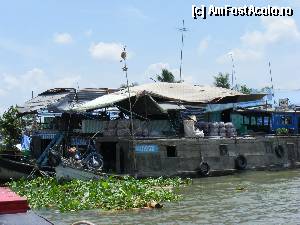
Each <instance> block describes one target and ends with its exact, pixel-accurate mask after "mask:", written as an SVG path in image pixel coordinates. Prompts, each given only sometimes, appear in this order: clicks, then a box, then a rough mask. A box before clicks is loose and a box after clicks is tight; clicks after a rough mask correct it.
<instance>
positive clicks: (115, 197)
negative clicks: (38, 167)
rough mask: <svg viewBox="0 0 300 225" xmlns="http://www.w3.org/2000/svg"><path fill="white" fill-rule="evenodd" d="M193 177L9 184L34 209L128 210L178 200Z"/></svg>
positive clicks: (53, 179)
mask: <svg viewBox="0 0 300 225" xmlns="http://www.w3.org/2000/svg"><path fill="white" fill-rule="evenodd" d="M190 183H191V180H190V179H184V180H183V179H181V178H156V179H153V178H147V179H135V178H133V177H129V176H128V177H124V178H121V179H120V178H116V177H109V178H106V179H100V180H91V181H81V180H72V181H69V182H66V183H58V182H57V181H56V179H55V178H42V177H39V178H36V179H33V180H19V181H11V182H9V183H8V185H9V187H10V188H11V189H12V190H13V191H15V192H17V193H18V194H19V195H21V196H25V197H27V199H28V201H29V205H30V207H31V208H33V209H41V208H52V209H58V210H59V211H61V212H67V211H78V210H88V209H105V210H125V209H132V208H142V207H146V206H147V205H148V204H149V203H150V202H153V201H155V202H159V203H162V202H170V201H178V200H179V199H180V198H181V196H180V195H179V194H178V193H176V190H177V189H178V188H179V187H180V186H184V185H188V184H190Z"/></svg>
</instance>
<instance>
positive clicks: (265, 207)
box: [38, 170, 300, 224]
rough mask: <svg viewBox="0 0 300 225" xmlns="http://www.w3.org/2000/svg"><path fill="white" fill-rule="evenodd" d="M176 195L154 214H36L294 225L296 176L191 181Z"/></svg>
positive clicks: (298, 208)
mask: <svg viewBox="0 0 300 225" xmlns="http://www.w3.org/2000/svg"><path fill="white" fill-rule="evenodd" d="M180 193H181V194H182V196H183V199H182V200H181V201H179V202H173V203H165V204H164V208H163V209H158V210H141V211H133V210H129V211H123V212H101V211H99V210H93V211H81V212H73V213H58V212H55V211H51V210H50V211H39V212H38V213H40V214H41V215H43V216H45V217H46V218H47V219H49V220H51V221H52V222H53V223H54V224H72V223H73V222H75V221H78V220H88V221H90V222H93V223H94V224H300V170H286V171H279V172H275V171H274V172H270V171H269V172H245V173H241V174H236V175H231V176H224V177H209V178H202V179H194V180H193V184H192V185H191V186H189V187H185V188H183V189H181V190H180Z"/></svg>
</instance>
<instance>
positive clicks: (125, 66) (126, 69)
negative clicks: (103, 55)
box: [121, 46, 137, 177]
mask: <svg viewBox="0 0 300 225" xmlns="http://www.w3.org/2000/svg"><path fill="white" fill-rule="evenodd" d="M121 58H122V59H123V62H124V67H123V68H122V70H123V71H124V73H125V77H126V85H127V92H128V102H129V111H130V126H131V129H130V134H131V140H132V147H133V148H132V151H133V154H132V155H133V163H134V173H135V176H136V177H137V170H136V169H137V166H136V155H135V149H134V143H133V142H134V132H133V118H132V104H131V95H130V88H129V81H128V73H127V71H128V67H127V63H126V58H127V52H126V46H124V49H123V51H122V53H121ZM121 61H122V60H121Z"/></svg>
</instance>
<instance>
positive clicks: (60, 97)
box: [18, 88, 117, 114]
mask: <svg viewBox="0 0 300 225" xmlns="http://www.w3.org/2000/svg"><path fill="white" fill-rule="evenodd" d="M115 91H117V89H109V88H84V89H80V90H77V91H76V89H74V88H53V89H49V90H47V91H45V92H42V93H41V94H39V95H38V96H36V97H34V98H32V99H30V100H29V101H27V102H25V103H24V105H22V106H18V110H19V112H20V113H22V114H24V113H36V112H37V111H40V110H48V111H51V112H62V111H68V110H71V109H72V108H73V107H74V106H77V105H80V104H83V103H85V102H88V101H91V100H93V99H95V98H98V97H100V96H103V95H106V94H109V93H113V92H115Z"/></svg>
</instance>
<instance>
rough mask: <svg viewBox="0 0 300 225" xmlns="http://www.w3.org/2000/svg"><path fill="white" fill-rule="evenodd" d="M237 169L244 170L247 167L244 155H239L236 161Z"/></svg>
mask: <svg viewBox="0 0 300 225" xmlns="http://www.w3.org/2000/svg"><path fill="white" fill-rule="evenodd" d="M234 163H235V168H236V169H238V170H244V169H246V167H247V159H246V157H245V156H244V155H238V156H237V157H236V158H235V160H234Z"/></svg>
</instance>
